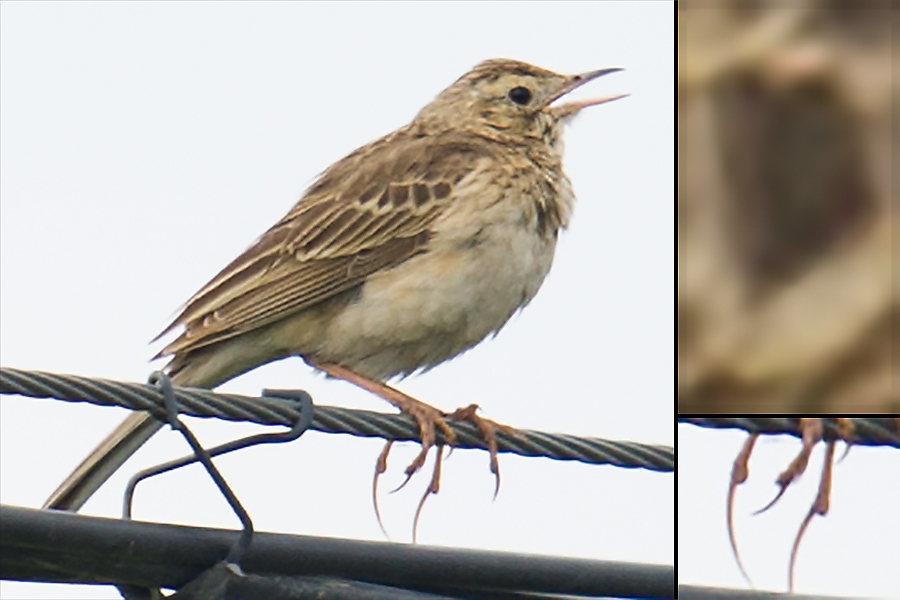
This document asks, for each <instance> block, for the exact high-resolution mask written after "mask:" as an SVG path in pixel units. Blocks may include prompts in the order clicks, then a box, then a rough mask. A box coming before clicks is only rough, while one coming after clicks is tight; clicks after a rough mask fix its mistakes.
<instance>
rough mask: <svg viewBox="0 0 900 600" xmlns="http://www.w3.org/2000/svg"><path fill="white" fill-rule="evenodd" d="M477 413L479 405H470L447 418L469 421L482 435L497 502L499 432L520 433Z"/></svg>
mask: <svg viewBox="0 0 900 600" xmlns="http://www.w3.org/2000/svg"><path fill="white" fill-rule="evenodd" d="M477 411H478V405H477V404H470V405H469V406H466V407H465V408H458V409H456V410H455V411H453V412H452V413H450V414H449V415H447V416H448V417H449V418H451V419H456V420H458V421H469V422H470V423H474V424H475V426H476V427H477V428H478V432H479V433H480V434H481V437H482V439H484V442H485V444H486V445H487V447H488V453H489V454H490V468H491V473H493V474H494V497H493V499H494V500H496V499H497V494H498V493H500V461H499V460H498V458H497V431H502V432H504V433H506V434H509V435H518V431H516V430H515V429H514V428H512V427H509V426H508V425H501V424H500V423H495V422H494V421H491V420H490V419H485V418H483V417H480V416H478V414H477ZM451 451H452V448H451ZM448 458H449V456H448Z"/></svg>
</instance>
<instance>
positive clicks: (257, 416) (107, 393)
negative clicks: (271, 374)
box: [0, 367, 675, 472]
mask: <svg viewBox="0 0 900 600" xmlns="http://www.w3.org/2000/svg"><path fill="white" fill-rule="evenodd" d="M174 390H175V398H176V400H177V401H178V404H179V412H180V413H181V414H185V415H191V416H196V417H214V418H220V419H226V420H230V421H251V422H254V423H259V424H262V425H284V426H291V425H292V424H293V423H294V421H295V420H296V419H297V417H298V415H297V411H296V405H295V404H294V403H292V402H290V401H288V400H283V399H280V398H273V397H268V396H262V397H251V396H242V395H238V394H220V393H217V392H212V391H210V390H205V389H200V388H185V387H175V388H174ZM0 394H17V395H21V396H29V397H32V398H53V399H57V400H65V401H68V402H90V403H92V404H99V405H102V406H122V407H125V408H130V409H132V410H144V411H148V412H150V413H152V414H154V415H156V416H158V417H159V418H161V419H162V420H165V409H164V408H163V406H162V397H161V395H160V392H159V390H158V389H157V388H156V387H154V386H152V385H150V384H144V383H127V382H120V381H111V380H106V379H95V378H91V377H81V376H76V375H61V374H57V373H47V372H42V371H24V370H20V369H10V368H5V367H3V368H0ZM447 424H448V425H449V426H450V428H451V429H452V430H453V432H454V433H455V434H456V441H455V442H454V444H453V446H454V447H457V448H479V449H486V445H485V443H484V440H483V438H482V437H481V434H480V433H479V432H478V430H477V428H476V427H475V426H474V425H473V424H471V423H469V422H463V421H455V420H451V419H448V421H447ZM310 429H314V430H316V431H320V432H324V433H345V434H350V435H354V436H361V437H379V438H383V439H386V440H395V441H418V439H419V438H418V428H417V426H416V424H415V421H413V419H412V418H410V417H408V416H406V415H400V414H384V413H378V412H373V411H367V410H356V409H348V408H340V407H335V406H318V405H317V406H315V414H314V416H313V422H312V426H311V427H310ZM515 431H516V433H514V434H508V433H506V432H503V431H498V433H497V449H498V451H499V452H506V453H513V454H518V455H521V456H542V457H546V458H552V459H554V460H574V461H578V462H583V463H588V464H597V465H603V464H606V465H614V466H618V467H625V468H643V469H649V470H653V471H663V472H671V471H674V470H675V450H674V448H672V447H671V446H664V445H652V444H643V443H638V442H627V441H615V440H603V439H599V438H591V437H577V436H573V435H566V434H551V433H545V432H540V431H531V430H527V429H518V430H515ZM438 441H444V440H443V437H442V436H441V433H440V431H438Z"/></svg>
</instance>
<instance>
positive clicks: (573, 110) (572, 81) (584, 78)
mask: <svg viewBox="0 0 900 600" xmlns="http://www.w3.org/2000/svg"><path fill="white" fill-rule="evenodd" d="M621 70H622V69H621V68H619V67H612V68H609V69H598V70H596V71H589V72H587V73H581V74H579V75H573V76H572V77H570V78H569V81H568V83H567V84H566V85H565V86H563V88H562V89H561V90H560V91H559V92H558V93H557V94H556V95H555V96H553V98H551V99H550V103H552V102H554V101H556V100H557V99H559V98H561V97H562V96H565V95H566V94H568V93H569V92H571V91H572V90H574V89H575V88H577V87H581V86H582V85H584V84H585V83H587V82H588V81H591V80H593V79H597V78H598V77H602V76H604V75H608V74H610V73H615V72H616V71H621ZM625 96H628V94H619V95H617V96H606V97H605V98H594V99H591V100H579V101H577V102H567V103H566V104H560V105H557V106H551V107H550V112H551V114H553V116H554V117H556V118H558V119H563V118H567V117H572V116H575V115H576V114H577V113H578V112H579V111H580V110H581V109H583V108H587V107H588V106H596V105H597V104H605V103H606V102H612V101H613V100H618V99H619V98H624V97H625Z"/></svg>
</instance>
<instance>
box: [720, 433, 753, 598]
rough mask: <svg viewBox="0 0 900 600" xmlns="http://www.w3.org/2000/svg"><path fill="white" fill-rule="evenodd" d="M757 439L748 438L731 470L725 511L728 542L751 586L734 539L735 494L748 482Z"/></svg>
mask: <svg viewBox="0 0 900 600" xmlns="http://www.w3.org/2000/svg"><path fill="white" fill-rule="evenodd" d="M757 439H759V434H756V433H754V434H752V435H751V436H750V437H749V438H747V441H746V442H744V447H743V448H741V451H740V453H738V455H737V458H735V459H734V465H733V466H732V468H731V482H730V483H729V485H728V502H727V505H726V509H725V512H726V520H727V522H728V541H729V542H731V552H732V553H734V559H735V561H737V565H738V568H739V569H740V570H741V575H743V576H744V579H745V580H747V583H748V584H749V585H751V586H752V585H753V583H752V582H751V581H750V577H749V576H748V575H747V571H745V570H744V565H743V563H741V557H740V554H738V549H737V543H736V542H735V539H734V493H735V491H736V490H737V486H739V485H741V484H742V483H744V482H745V481H747V476H748V474H749V473H750V469H749V467H748V462H749V461H750V454H752V452H753V446H754V444H756V440H757Z"/></svg>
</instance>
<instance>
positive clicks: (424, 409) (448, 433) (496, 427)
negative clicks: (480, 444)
mask: <svg viewBox="0 0 900 600" xmlns="http://www.w3.org/2000/svg"><path fill="white" fill-rule="evenodd" d="M348 381H349V380H348ZM384 387H386V388H388V389H389V390H391V391H392V392H394V393H396V394H398V395H400V396H404V397H405V398H407V399H408V400H410V401H412V403H410V404H408V405H407V406H409V407H410V408H411V410H415V411H419V412H418V413H416V414H413V415H412V416H413V417H414V418H415V419H416V422H417V423H419V427H420V435H421V436H422V438H421V439H422V440H425V436H426V435H427V436H428V440H429V441H428V442H427V443H426V442H425V441H422V448H421V450H420V451H419V454H418V455H417V456H416V458H415V459H414V460H413V461H412V462H411V463H410V464H409V465H408V466H407V467H406V469H405V471H404V472H405V474H406V478H405V479H404V480H403V482H402V483H401V484H400V485H398V486H397V487H396V488H394V489H393V490H391V493H392V494H393V493H394V492H396V491H399V490H400V489H402V488H403V487H404V486H406V484H407V483H409V480H410V479H412V476H413V475H415V474H416V473H417V472H418V471H419V469H421V468H422V466H423V465H424V464H425V459H426V458H427V455H428V451H429V450H430V449H431V447H432V446H435V445H436V446H437V456H436V457H435V462H434V469H433V470H432V475H431V481H430V483H429V484H428V487H427V488H426V489H425V493H424V494H422V499H421V500H420V501H419V505H418V507H417V508H416V515H415V518H414V519H413V534H412V539H413V542H415V540H416V530H417V526H418V523H419V516H420V515H421V514H422V507H423V506H424V505H425V501H426V500H427V499H428V496H430V495H432V494H437V493H438V490H439V489H440V481H441V463H442V460H443V451H444V443H443V442H440V441H437V442H436V435H435V429H434V427H435V425H436V426H438V427H440V428H441V430H442V432H443V433H444V437H445V439H446V440H447V443H448V444H450V451H451V452H452V451H453V445H452V444H453V442H454V441H455V439H456V436H455V435H454V434H453V431H452V430H451V429H450V428H449V427H448V426H447V422H446V420H445V419H447V420H454V421H468V422H470V423H472V424H473V425H475V427H477V428H478V431H479V433H480V434H481V436H482V439H484V443H485V445H486V446H487V450H488V453H489V455H490V469H491V473H492V474H493V475H494V482H495V483H494V498H495V499H496V497H497V494H498V493H499V491H500V464H499V461H498V459H497V432H498V431H502V432H504V433H506V434H509V435H516V434H517V433H518V432H517V430H516V429H515V428H513V427H510V426H509V425H503V424H501V423H497V422H495V421H491V420H490V419H485V418H484V417H481V416H479V415H478V413H477V411H478V405H477V404H470V405H468V406H466V407H463V408H458V409H456V410H455V411H453V412H452V413H441V412H440V411H438V410H437V409H435V408H434V407H432V406H430V405H428V404H425V403H423V402H421V401H419V400H416V399H415V398H411V397H409V396H406V395H405V394H403V393H402V392H400V391H398V390H395V389H394V388H390V387H388V386H384ZM365 389H367V390H368V389H370V388H369V387H366V388H365ZM373 393H374V391H373ZM389 401H390V400H389ZM392 404H393V402H392ZM395 406H397V405H396V404H395ZM398 408H400V407H399V406H398ZM401 411H402V412H405V413H407V414H412V413H411V411H410V412H408V411H407V410H404V409H403V408H401ZM432 411H434V412H432ZM435 413H437V415H436V416H435ZM426 418H432V419H433V420H431V421H427V420H425V421H423V420H420V419H426ZM425 431H429V433H427V434H426V433H424V432H425ZM393 445H394V442H393V440H388V442H387V443H386V444H385V445H384V448H383V449H382V451H381V453H380V454H379V455H378V459H377V460H376V461H375V476H374V478H373V480H372V504H373V505H374V507H375V517H376V518H377V519H378V526H379V527H380V528H381V531H382V533H384V535H385V537H390V536H388V533H387V530H386V529H385V527H384V522H383V521H382V519H381V511H380V510H379V508H378V480H379V478H380V477H381V475H382V474H383V473H384V472H385V471H387V459H388V456H389V455H390V452H391V449H392V448H393ZM449 456H450V455H449V454H448V455H447V457H448V458H449Z"/></svg>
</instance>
